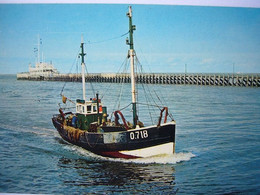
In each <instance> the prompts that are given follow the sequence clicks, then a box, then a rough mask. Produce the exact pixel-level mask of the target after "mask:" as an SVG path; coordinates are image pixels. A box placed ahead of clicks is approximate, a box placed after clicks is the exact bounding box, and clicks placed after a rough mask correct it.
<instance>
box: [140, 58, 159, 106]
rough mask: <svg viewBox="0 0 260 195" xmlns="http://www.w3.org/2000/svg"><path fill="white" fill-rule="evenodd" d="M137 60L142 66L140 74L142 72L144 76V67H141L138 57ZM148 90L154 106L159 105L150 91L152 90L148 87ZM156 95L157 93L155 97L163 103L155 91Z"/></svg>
mask: <svg viewBox="0 0 260 195" xmlns="http://www.w3.org/2000/svg"><path fill="white" fill-rule="evenodd" d="M136 59H137V63H138V64H139V66H140V68H141V69H140V72H141V73H142V74H144V71H143V66H142V65H141V63H140V61H139V59H138V58H137V57H136ZM147 89H148V91H149V94H150V97H151V98H152V100H153V102H154V104H156V105H157V103H156V101H155V100H154V98H153V95H152V93H151V90H150V88H149V87H148V86H147ZM154 93H155V95H156V96H157V98H158V99H159V101H160V102H161V100H160V98H159V96H158V95H157V94H156V92H155V91H154ZM161 103H162V102H161ZM162 105H163V104H162Z"/></svg>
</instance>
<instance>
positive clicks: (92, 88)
mask: <svg viewBox="0 0 260 195" xmlns="http://www.w3.org/2000/svg"><path fill="white" fill-rule="evenodd" d="M85 70H86V73H87V75H89V72H88V69H87V66H86V64H85ZM85 79H86V78H85ZM89 83H90V87H91V90H92V93H93V97H95V89H94V87H93V84H92V81H91V79H90V80H89Z"/></svg>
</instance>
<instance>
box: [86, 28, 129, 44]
mask: <svg viewBox="0 0 260 195" xmlns="http://www.w3.org/2000/svg"><path fill="white" fill-rule="evenodd" d="M128 33H129V31H128V32H127V33H124V34H122V35H120V36H117V37H113V38H110V39H105V40H102V41H94V42H90V41H89V42H88V43H86V44H89V45H92V44H99V43H104V42H108V41H112V40H115V39H119V38H121V37H124V36H126V35H127V34H128Z"/></svg>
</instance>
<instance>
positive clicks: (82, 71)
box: [79, 35, 86, 101]
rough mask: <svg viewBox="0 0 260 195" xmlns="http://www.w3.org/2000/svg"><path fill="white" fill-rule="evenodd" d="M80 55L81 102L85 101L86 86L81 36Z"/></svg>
mask: <svg viewBox="0 0 260 195" xmlns="http://www.w3.org/2000/svg"><path fill="white" fill-rule="evenodd" d="M80 48H81V53H80V54H79V55H80V56H81V77H82V95H83V100H85V101H86V86H85V63H84V56H85V55H86V54H85V53H84V41H83V35H82V36H81V44H80Z"/></svg>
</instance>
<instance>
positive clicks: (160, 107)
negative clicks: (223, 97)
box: [137, 102, 163, 110]
mask: <svg viewBox="0 0 260 195" xmlns="http://www.w3.org/2000/svg"><path fill="white" fill-rule="evenodd" d="M137 104H140V105H146V106H153V107H156V108H159V109H160V110H161V109H162V108H163V106H158V105H154V104H145V103H140V102H137Z"/></svg>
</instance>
